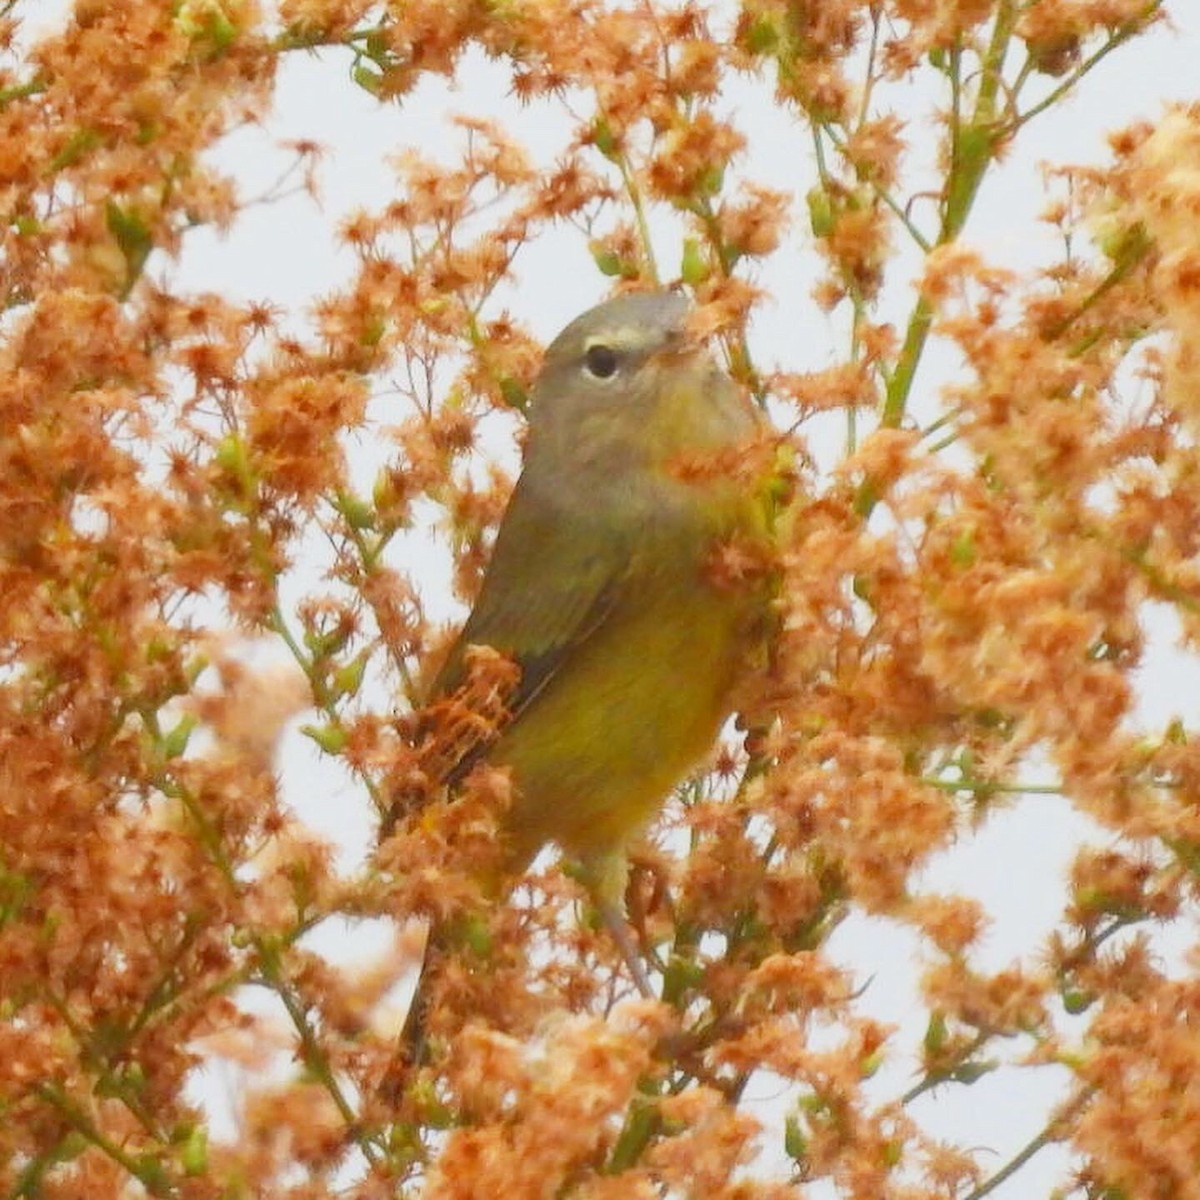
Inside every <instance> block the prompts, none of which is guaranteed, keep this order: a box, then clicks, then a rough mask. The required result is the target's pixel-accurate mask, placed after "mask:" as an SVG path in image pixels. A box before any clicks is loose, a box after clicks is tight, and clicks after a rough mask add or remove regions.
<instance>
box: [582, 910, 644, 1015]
mask: <svg viewBox="0 0 1200 1200" xmlns="http://www.w3.org/2000/svg"><path fill="white" fill-rule="evenodd" d="M597 907H598V909H599V911H600V917H601V919H602V920H603V921H604V924H605V925H606V926H607V928H608V932H609V933H610V934H612V940H613V941H614V942H616V944H617V949H618V950H619V951H620V952H621V957H622V958H623V959H624V960H625V965H626V966H627V967H628V968H629V973H630V974H631V975H632V976H633V982H634V983H635V984H636V985H637V990H638V991H639V992H641V993H642V995H643V996H644V997H645V998H646V999H647V1000H654V999H657V997H656V996H655V994H654V988H653V987H652V986H651V984H650V976H649V975H647V974H646V966H645V964H644V963H643V962H642V956H641V952H640V951H639V949H638V946H637V943H636V942H634V940H633V936H632V933H631V931H630V928H629V922H628V921H627V920H625V914H624V912H623V911H622V910H621V906H620V905H619V904H613V903H612V902H611V901H609V900H607V899H605V898H604V897H600V898H599V899H598V900H597Z"/></svg>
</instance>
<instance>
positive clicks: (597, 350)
mask: <svg viewBox="0 0 1200 1200" xmlns="http://www.w3.org/2000/svg"><path fill="white" fill-rule="evenodd" d="M583 367H584V370H585V371H587V373H588V374H589V375H590V376H591V377H592V378H593V379H611V378H612V377H613V376H614V375H615V374H616V372H617V352H616V351H615V350H614V349H613V348H612V347H611V346H606V345H604V343H603V342H597V343H596V344H595V345H594V346H589V347H588V348H587V350H586V351H585V352H584V355H583Z"/></svg>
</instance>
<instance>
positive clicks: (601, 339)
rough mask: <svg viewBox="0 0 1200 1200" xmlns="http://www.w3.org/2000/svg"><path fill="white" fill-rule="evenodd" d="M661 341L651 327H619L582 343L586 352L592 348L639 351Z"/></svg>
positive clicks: (659, 334)
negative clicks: (606, 347) (604, 347)
mask: <svg viewBox="0 0 1200 1200" xmlns="http://www.w3.org/2000/svg"><path fill="white" fill-rule="evenodd" d="M662 340H663V339H662V334H661V332H660V331H659V330H657V329H655V328H654V327H653V326H646V325H619V326H616V327H614V328H611V329H605V330H601V331H600V332H599V333H594V334H593V335H592V336H591V337H589V338H587V339H586V340H585V341H584V343H583V349H584V351H585V352H586V351H588V350H590V349H591V348H592V347H593V346H612V348H613V349H614V350H641V349H644V348H645V347H647V346H653V345H655V344H657V343H658V342H661V341H662Z"/></svg>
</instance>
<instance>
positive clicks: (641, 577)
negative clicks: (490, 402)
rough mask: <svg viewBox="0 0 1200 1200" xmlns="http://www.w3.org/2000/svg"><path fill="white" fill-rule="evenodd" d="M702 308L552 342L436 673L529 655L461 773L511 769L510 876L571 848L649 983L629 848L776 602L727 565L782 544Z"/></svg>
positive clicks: (645, 316)
mask: <svg viewBox="0 0 1200 1200" xmlns="http://www.w3.org/2000/svg"><path fill="white" fill-rule="evenodd" d="M688 313H689V305H688V303H687V301H686V300H685V299H684V298H683V297H682V296H680V295H678V294H676V293H673V292H667V291H657V292H648V293H637V294H629V295H623V296H619V297H617V298H615V299H612V300H609V301H607V302H605V303H603V304H600V305H599V306H597V307H596V308H593V309H591V310H589V311H588V312H586V313H584V314H583V315H582V316H580V317H578V318H577V319H576V320H574V321H572V322H571V324H570V325H568V326H567V327H566V328H565V329H564V330H563V331H562V332H561V333H560V334H559V335H558V337H557V338H555V339H554V341H553V343H552V344H551V345H550V347H549V349H548V350H547V352H546V357H545V362H544V365H543V367H542V370H541V373H540V375H539V377H538V379H537V382H536V384H535V386H534V389H533V391H532V394H531V399H530V406H529V430H528V438H527V441H526V447H525V459H524V465H523V469H522V471H521V475H520V478H519V479H518V481H517V484H516V488H515V489H514V491H513V494H512V499H511V500H510V501H509V504H508V508H507V509H506V511H505V513H504V517H503V519H502V521H501V524H500V528H499V531H498V533H497V537H496V543H495V548H494V551H493V554H492V558H491V561H490V564H489V566H488V569H487V572H486V575H485V578H484V581H483V585H482V588H481V590H480V593H479V597H478V599H477V600H476V602H475V606H474V609H473V610H472V612H471V614H470V616H469V618H468V619H467V622H466V624H465V626H464V627H463V630H462V632H461V634H460V635H459V637H458V639H457V641H456V642H455V643H454V645H453V647H452V648H451V650H450V652H449V654H448V656H447V658H446V660H445V663H444V665H443V666H442V668H441V670H440V672H439V673H438V675H437V677H436V679H435V681H434V683H433V685H432V688H431V689H430V699H431V700H436V699H438V698H441V697H446V696H448V695H450V694H452V693H454V692H455V690H456V689H457V688H459V687H460V686H461V685H462V684H463V682H464V680H465V678H466V674H467V668H466V652H467V649H468V647H470V646H474V645H481V646H489V647H492V648H494V649H495V650H497V651H499V652H500V653H502V654H503V655H505V656H508V657H510V658H511V659H512V660H513V661H514V662H515V664H516V665H517V667H518V668H519V671H520V675H519V680H518V682H517V684H516V686H515V690H514V692H513V693H512V694H511V695H510V696H509V697H508V698H507V707H508V714H509V715H508V720H507V723H506V724H505V725H504V726H503V727H502V729H501V731H500V733H499V734H498V736H497V737H496V738H495V740H494V741H492V742H491V743H490V744H488V745H486V746H485V747H483V748H476V749H475V751H474V752H472V753H470V754H469V755H468V757H467V758H466V759H464V760H463V761H461V762H460V763H459V764H458V766H457V768H456V769H455V770H454V771H453V772H452V777H453V778H455V779H458V778H461V777H462V775H463V774H465V771H466V769H467V768H468V767H469V766H471V765H473V764H474V762H476V761H480V760H483V761H486V762H488V763H489V764H492V765H494V766H499V767H507V768H509V769H510V771H511V777H512V782H513V784H514V788H515V799H514V801H513V804H512V807H511V809H510V810H509V811H508V812H507V814H506V817H505V822H504V826H503V831H502V834H503V837H504V838H505V839H506V848H505V862H506V863H507V864H508V866H509V868H510V869H511V874H512V876H514V877H515V876H516V875H517V874H519V873H520V872H521V871H522V870H523V869H524V868H525V867H527V866H528V864H529V862H530V860H531V859H532V858H533V857H534V855H536V853H537V852H538V851H539V850H540V849H541V848H542V847H543V846H544V845H545V844H546V843H547V842H555V843H557V844H558V845H559V846H560V847H561V848H562V850H563V851H564V852H565V853H566V854H567V855H568V856H570V857H571V858H573V859H575V860H576V861H577V862H578V864H579V865H580V867H581V868H582V870H583V873H584V877H585V879H586V880H587V881H588V883H589V885H590V888H591V890H592V893H593V896H594V898H595V900H596V902H597V905H598V907H599V909H600V912H601V914H602V915H603V916H604V918H605V920H606V922H607V923H608V925H609V927H610V928H611V929H612V930H613V932H614V935H615V936H616V937H617V939H618V942H619V944H620V948H621V950H622V952H623V954H624V955H625V957H626V960H627V961H628V962H629V964H630V966H631V969H632V970H633V971H634V974H635V978H636V979H637V982H638V984H639V986H640V987H642V988H643V990H645V989H646V988H647V986H648V985H647V980H646V977H645V972H644V970H643V969H641V967H640V962H639V961H638V959H637V957H636V955H635V954H634V953H633V949H632V945H631V943H630V940H629V938H628V935H627V932H626V926H625V924H624V919H623V909H622V904H623V894H624V884H625V848H626V845H627V844H628V842H629V841H630V839H631V838H633V837H634V836H636V835H637V834H638V833H639V832H640V831H641V830H642V829H643V827H644V826H645V825H646V823H647V822H648V821H649V820H650V818H651V817H652V816H653V815H654V814H655V812H657V810H658V809H659V807H660V805H661V804H662V802H663V800H664V799H665V798H666V796H667V795H668V794H669V792H670V790H671V788H672V787H673V786H674V785H675V784H677V783H678V782H679V781H680V779H681V778H683V777H684V776H685V775H686V774H687V772H688V771H689V770H691V769H692V768H693V767H694V766H695V765H696V764H697V762H698V761H699V760H700V759H701V758H702V757H703V755H704V754H705V752H706V751H707V750H708V749H709V748H710V746H711V745H712V743H713V741H714V739H715V737H716V735H717V732H718V731H719V729H720V727H721V724H722V722H723V721H724V720H725V718H726V717H727V716H728V714H729V711H730V707H731V692H732V689H733V686H734V683H735V681H736V680H737V679H738V677H739V675H740V674H741V673H742V672H743V670H744V664H745V660H746V657H747V650H748V648H749V645H750V643H751V642H752V640H753V639H754V637H755V635H756V632H757V631H758V630H760V629H761V626H762V616H763V611H764V589H763V587H762V582H761V579H762V575H761V573H757V574H756V573H755V572H754V571H749V572H746V573H745V574H744V576H743V577H739V572H737V571H730V570H728V569H725V570H722V569H721V567H720V565H719V562H718V560H719V558H720V556H721V554H722V550H723V548H728V547H730V546H731V545H738V546H740V547H741V549H742V550H743V551H745V549H746V548H747V547H758V548H760V549H762V550H765V546H766V506H765V487H764V486H763V482H762V481H761V480H760V481H753V480H751V481H749V482H748V480H747V472H746V471H745V469H744V465H745V456H744V455H742V456H739V455H738V454H737V453H736V451H737V450H738V448H739V447H748V446H749V445H751V443H753V442H754V440H755V438H756V435H757V434H758V433H759V432H760V424H759V421H758V419H757V416H756V413H755V410H754V409H753V407H752V406H751V404H750V403H749V401H748V400H747V399H746V398H745V397H743V396H742V395H741V393H740V392H739V390H738V388H737V387H736V385H735V384H734V383H733V382H732V380H731V379H730V378H729V377H728V375H726V374H725V372H724V371H723V370H721V369H720V368H719V367H718V365H717V364H716V362H715V361H714V360H713V358H712V357H711V356H710V354H709V353H708V352H707V351H706V350H705V349H704V348H703V347H702V346H701V345H699V344H697V342H696V341H695V340H694V339H692V338H690V337H689V336H688V334H687V331H686V329H685V323H686V319H687V316H688ZM739 464H740V465H741V467H742V469H741V470H737V469H735V468H736V467H737V466H738V465H739ZM727 557H728V556H727ZM753 557H754V556H753V554H751V555H750V558H751V559H753ZM739 561H742V562H745V561H747V559H746V555H745V554H744V553H743V554H742V555H741V556H740V558H739ZM434 936H435V940H436V933H435V935H434ZM420 1007H421V1005H420V1001H419V1000H418V1001H414V1005H413V1013H412V1014H411V1015H410V1022H409V1025H410V1026H412V1024H413V1021H414V1020H417V1021H419V1020H421V1014H420V1011H419V1010H420ZM409 1032H410V1034H411V1028H410V1031H409Z"/></svg>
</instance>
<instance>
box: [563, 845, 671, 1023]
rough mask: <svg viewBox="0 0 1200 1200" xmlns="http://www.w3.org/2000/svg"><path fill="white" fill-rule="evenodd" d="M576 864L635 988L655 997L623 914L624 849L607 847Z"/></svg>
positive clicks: (625, 864) (649, 997) (651, 998)
mask: <svg viewBox="0 0 1200 1200" xmlns="http://www.w3.org/2000/svg"><path fill="white" fill-rule="evenodd" d="M579 866H580V870H581V873H582V876H583V880H584V882H585V883H586V884H587V888H588V891H590V892H591V894H592V900H593V902H594V903H595V905H596V909H597V911H598V912H599V913H600V918H601V920H602V921H603V922H604V925H605V928H606V929H607V930H608V932H609V933H610V934H611V935H612V940H613V941H614V942H615V943H616V946H617V949H618V950H619V951H620V953H621V957H622V958H623V959H624V960H625V965H626V966H627V967H628V968H629V973H630V975H632V976H633V982H634V983H635V984H636V986H637V990H638V991H639V992H641V994H642V995H643V996H644V997H645V998H646V999H647V1000H653V999H655V998H656V997H655V994H654V988H653V987H652V986H651V983H650V976H649V975H648V974H647V973H646V964H645V962H644V961H643V959H642V955H641V951H640V949H639V948H638V945H637V942H636V941H635V940H634V937H633V931H632V930H631V929H630V926H629V921H628V920H627V919H626V917H625V884H626V881H627V880H628V877H629V864H628V863H627V862H626V860H625V854H624V851H623V850H612V849H610V850H607V851H606V852H605V853H603V854H596V855H594V856H592V857H590V858H588V859H587V860H586V861H583V862H581V863H580V864H579Z"/></svg>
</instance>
